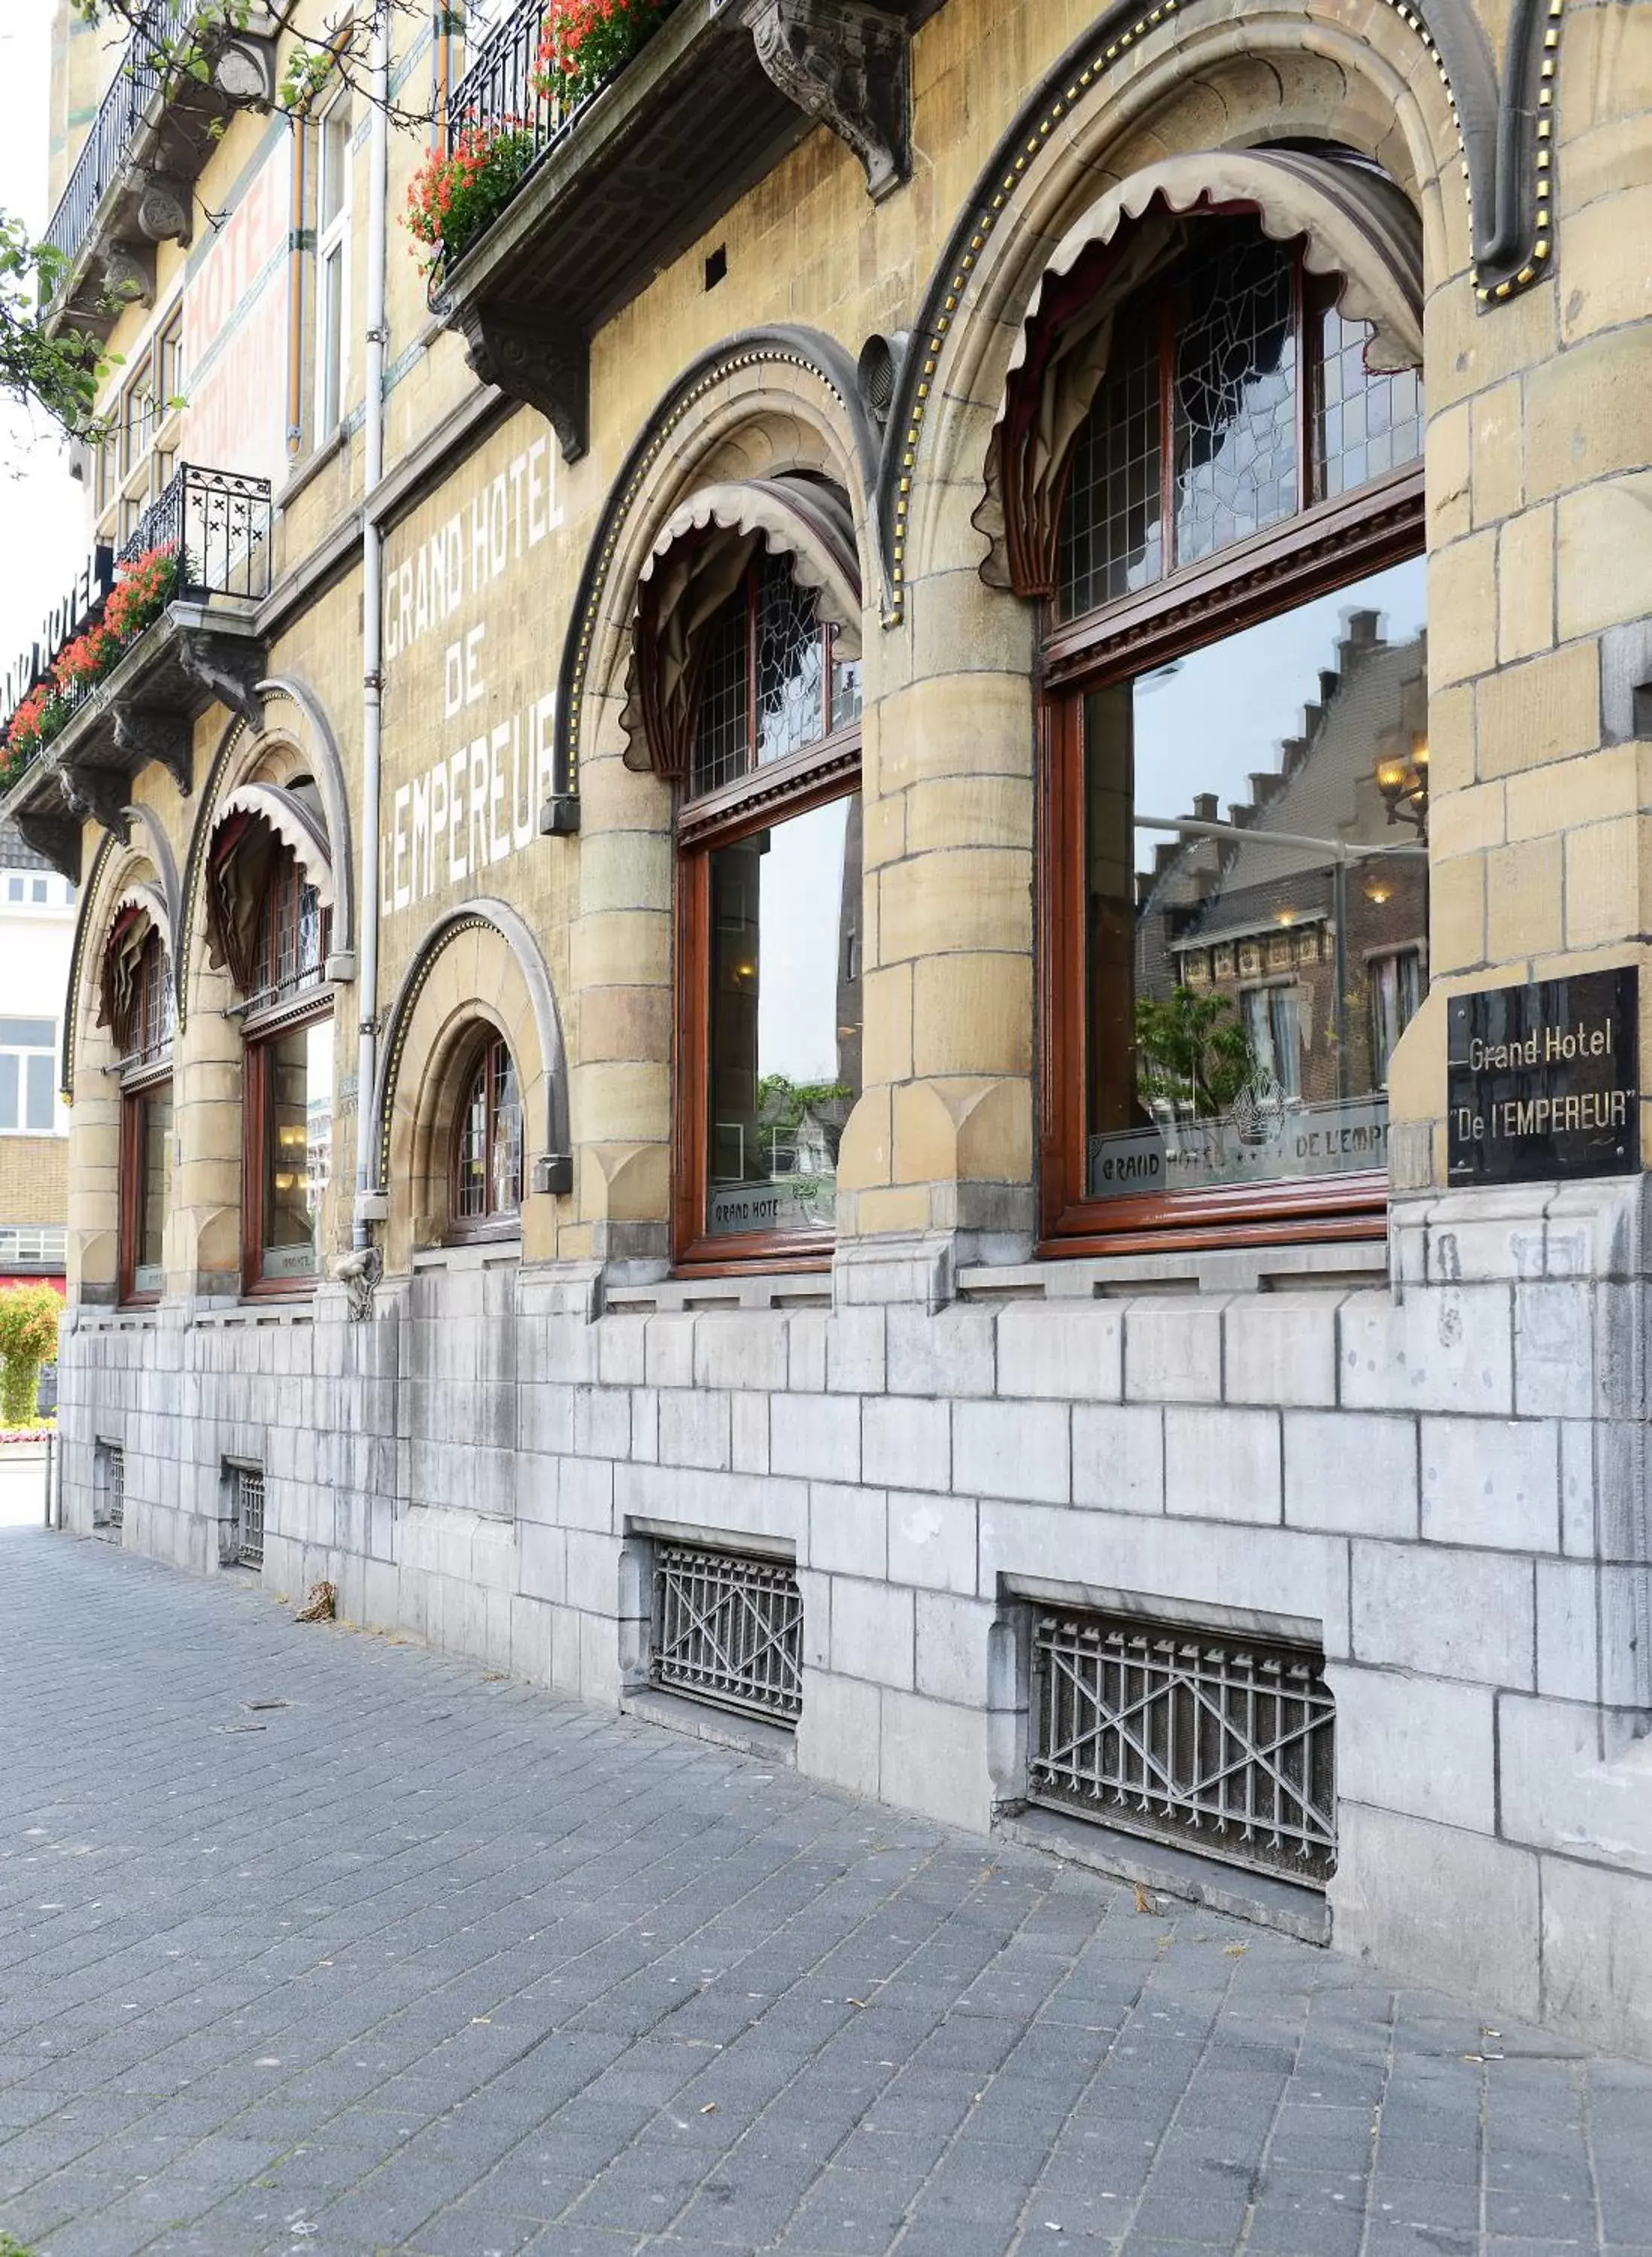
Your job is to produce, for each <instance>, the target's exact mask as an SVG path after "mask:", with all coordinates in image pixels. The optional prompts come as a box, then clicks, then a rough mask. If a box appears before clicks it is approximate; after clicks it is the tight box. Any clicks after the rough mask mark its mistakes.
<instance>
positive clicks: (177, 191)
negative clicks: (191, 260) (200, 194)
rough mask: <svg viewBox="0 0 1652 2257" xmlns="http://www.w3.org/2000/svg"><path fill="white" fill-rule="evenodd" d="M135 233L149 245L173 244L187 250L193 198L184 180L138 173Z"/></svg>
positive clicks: (191, 221)
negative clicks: (136, 225)
mask: <svg viewBox="0 0 1652 2257" xmlns="http://www.w3.org/2000/svg"><path fill="white" fill-rule="evenodd" d="M134 185H135V187H136V188H137V192H138V233H139V235H141V236H143V237H145V240H146V241H148V242H150V243H176V244H181V245H182V246H183V247H184V248H185V249H186V250H187V248H188V246H189V244H190V243H191V242H192V241H193V240H194V231H195V230H194V210H195V205H194V195H192V194H191V191H190V187H189V183H188V182H187V180H174V179H173V176H172V174H171V173H139V174H138V178H137V180H136V182H135V184H134Z"/></svg>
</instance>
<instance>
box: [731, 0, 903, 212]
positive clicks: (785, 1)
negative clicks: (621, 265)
mask: <svg viewBox="0 0 1652 2257" xmlns="http://www.w3.org/2000/svg"><path fill="white" fill-rule="evenodd" d="M743 12H744V14H745V20H746V22H747V23H748V24H749V25H750V26H751V30H752V39H753V40H754V41H755V43H756V46H757V57H758V60H759V62H760V63H761V64H762V66H763V67H764V69H765V70H766V72H767V74H768V75H769V76H770V78H772V79H773V81H774V83H775V85H776V86H777V87H779V88H780V92H781V93H782V94H783V95H785V96H786V97H787V100H788V101H791V102H794V103H796V104H797V106H798V108H799V109H800V110H803V111H805V112H806V113H807V115H808V116H809V117H817V118H818V119H819V120H820V122H821V123H822V125H830V128H831V130H832V131H833V132H834V133H835V134H837V138H838V139H839V140H840V141H843V142H844V143H846V144H847V145H848V146H849V147H850V148H851V149H852V150H853V151H854V152H855V154H856V156H857V157H858V158H859V159H860V161H861V163H862V164H863V165H864V166H865V168H866V192H867V194H868V195H870V196H871V198H872V202H874V203H881V202H883V200H884V198H885V197H886V196H887V195H893V192H894V190H895V189H896V188H898V187H900V186H901V185H902V184H903V182H905V181H907V180H910V179H911V178H912V68H911V60H910V43H909V40H908V38H907V27H906V25H905V24H903V23H902V22H900V20H899V18H896V17H893V16H886V14H885V13H884V12H883V11H882V9H880V8H872V7H868V6H866V5H865V0H750V4H748V5H747V6H746V7H745V10H744V11H743Z"/></svg>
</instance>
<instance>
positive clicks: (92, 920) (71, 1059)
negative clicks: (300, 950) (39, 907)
mask: <svg viewBox="0 0 1652 2257" xmlns="http://www.w3.org/2000/svg"><path fill="white" fill-rule="evenodd" d="M122 812H123V813H124V815H125V816H127V817H129V819H130V820H131V823H132V824H135V825H136V826H137V827H138V830H139V831H142V833H143V838H144V850H145V852H146V853H147V854H148V857H149V860H150V862H151V864H152V867H153V868H154V872H155V881H156V887H155V889H156V891H157V892H158V893H159V897H160V899H159V906H160V907H161V908H162V909H164V911H165V913H166V922H165V923H164V925H163V926H162V928H161V931H162V937H163V939H164V940H165V942H166V957H167V961H168V963H170V964H171V966H173V978H174V980H175V979H176V976H177V964H178V916H179V908H180V891H181V888H180V883H179V877H178V857H177V855H176V854H175V853H173V844H172V840H171V839H170V838H168V837H167V835H166V831H165V829H164V828H163V827H162V824H161V822H160V819H159V817H158V816H157V815H156V813H155V811H154V810H153V809H152V808H148V807H140V806H131V807H128V808H124V809H123V810H122ZM137 860H138V848H137V847H136V846H135V845H134V846H126V847H123V845H121V842H120V839H119V838H117V837H116V834H115V832H114V831H105V832H104V833H103V836H102V840H101V841H100V843H99V845H98V849H97V852H96V853H95V855H94V856H93V857H92V867H91V868H90V870H89V871H88V873H87V877H86V882H85V884H84V885H83V886H82V887H81V902H80V911H79V914H78V915H77V916H76V918H75V920H74V946H73V948H72V949H71V951H70V952H69V977H68V986H67V990H66V992H65V994H64V1000H63V1051H62V1057H61V1058H60V1072H59V1075H58V1086H59V1087H60V1090H61V1092H62V1094H63V1099H64V1101H65V1103H66V1104H69V1105H73V1104H74V1065H75V1051H76V1048H77V1044H78V1041H79V1027H80V1012H81V992H82V982H83V981H84V980H85V978H86V976H87V972H88V966H90V965H92V964H94V963H95V961H96V960H97V958H98V956H99V955H100V953H101V952H102V943H103V939H104V937H105V930H104V929H105V927H106V926H107V924H108V922H109V916H110V915H111V913H112V905H111V904H109V902H107V901H106V899H105V889H104V881H105V879H106V878H108V877H109V875H110V874H111V873H112V872H113V871H114V870H116V868H118V869H119V870H120V872H121V873H122V874H124V872H125V871H126V870H127V869H129V868H130V867H131V866H132V865H133V864H134V863H135V862H137Z"/></svg>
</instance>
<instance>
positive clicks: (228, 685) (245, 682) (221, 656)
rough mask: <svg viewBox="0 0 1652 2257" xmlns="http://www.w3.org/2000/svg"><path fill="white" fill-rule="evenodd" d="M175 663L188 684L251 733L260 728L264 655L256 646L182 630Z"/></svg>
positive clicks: (198, 631)
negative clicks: (234, 715) (241, 721)
mask: <svg viewBox="0 0 1652 2257" xmlns="http://www.w3.org/2000/svg"><path fill="white" fill-rule="evenodd" d="M178 663H179V665H180V668H181V669H182V670H183V672H184V673H185V674H186V675H187V676H188V678H189V680H190V681H191V682H193V683H196V684H197V686H198V687H199V688H201V689H202V690H205V691H206V692H207V694H208V697H215V698H216V699H217V701H218V703H219V704H221V705H227V706H228V707H229V711H231V712H232V713H239V714H240V715H241V717H242V718H243V719H244V721H245V722H246V723H247V724H248V725H249V726H250V727H251V728H254V729H262V728H263V726H264V704H263V701H262V699H261V698H260V697H258V683H260V682H261V681H262V680H263V678H264V665H265V653H264V651H263V649H262V647H260V646H258V644H256V643H247V642H243V641H241V640H239V639H238V638H237V637H235V636H232V635H215V634H213V633H209V632H208V631H206V630H204V629H201V628H193V627H186V628H184V629H183V630H182V631H181V632H180V634H179V637H178Z"/></svg>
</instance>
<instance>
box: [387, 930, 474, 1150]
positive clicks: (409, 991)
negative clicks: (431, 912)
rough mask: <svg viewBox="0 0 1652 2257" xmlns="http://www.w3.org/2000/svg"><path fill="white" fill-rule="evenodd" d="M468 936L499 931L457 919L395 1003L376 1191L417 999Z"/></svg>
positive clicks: (441, 934) (423, 959)
mask: <svg viewBox="0 0 1652 2257" xmlns="http://www.w3.org/2000/svg"><path fill="white" fill-rule="evenodd" d="M467 932H491V933H492V934H494V935H495V937H498V932H499V928H498V925H496V924H495V923H493V922H492V921H491V918H488V917H484V916H456V917H455V918H454V920H453V922H452V923H450V924H445V925H443V927H442V928H441V931H440V932H439V933H438V934H437V936H436V938H435V943H434V946H432V947H429V948H427V950H426V951H425V952H424V954H423V955H422V956H421V957H420V959H419V967H418V969H417V971H416V972H415V973H413V979H412V980H411V982H410V983H409V985H408V986H407V987H406V990H405V991H404V993H403V994H401V996H400V997H399V999H398V1001H397V1005H396V1023H395V1026H394V1027H393V1029H392V1031H391V1038H390V1048H389V1050H388V1051H386V1053H385V1065H384V1075H383V1081H382V1087H383V1090H384V1097H383V1100H382V1101H381V1107H380V1112H379V1118H378V1156H377V1163H376V1166H377V1178H378V1179H377V1183H376V1185H375V1188H376V1189H377V1190H379V1191H383V1190H384V1189H385V1187H386V1185H388V1184H389V1182H390V1138H391V1126H392V1121H393V1120H394V1117H395V1110H396V1092H397V1089H398V1088H399V1086H400V1083H401V1062H402V1058H403V1057H404V1056H405V1054H406V1049H407V1031H408V1029H409V1028H410V1027H411V1026H412V1025H413V1013H414V1011H415V1010H416V1009H417V1008H418V1005H419V998H420V996H421V995H422V994H424V992H425V987H426V984H427V981H428V980H429V978H430V975H431V973H433V972H434V970H435V968H436V966H437V965H438V964H440V963H441V959H442V958H443V957H444V956H445V955H446V954H447V952H448V946H449V945H450V943H452V942H454V941H455V940H457V939H458V938H459V937H460V935H461V934H462V933H467Z"/></svg>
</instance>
